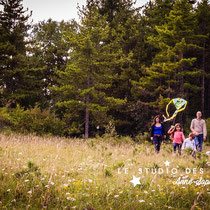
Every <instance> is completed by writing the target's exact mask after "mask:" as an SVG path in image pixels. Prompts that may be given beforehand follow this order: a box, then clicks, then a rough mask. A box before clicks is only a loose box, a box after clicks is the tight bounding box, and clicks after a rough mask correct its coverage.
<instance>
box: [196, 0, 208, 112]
mask: <svg viewBox="0 0 210 210" xmlns="http://www.w3.org/2000/svg"><path fill="white" fill-rule="evenodd" d="M196 19H197V21H198V23H199V24H197V27H196V32H197V34H202V35H203V37H202V38H201V39H200V40H199V43H198V44H199V45H200V46H201V47H202V53H200V52H199V53H197V54H196V56H197V57H198V58H199V65H198V67H200V68H201V69H202V76H201V84H202V91H201V110H202V113H203V114H204V115H205V114H206V115H209V114H210V112H209V110H210V108H209V107H210V100H209V98H210V93H209V91H208V90H209V88H210V80H209V75H210V68H209V65H210V62H209V59H208V58H209V55H210V36H209V32H210V23H209V19H210V4H209V1H208V0H203V1H201V2H198V6H197V8H196ZM199 82H200V81H199ZM197 100H199V101H200V97H199V98H198V99H197Z"/></svg>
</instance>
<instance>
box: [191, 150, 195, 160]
mask: <svg viewBox="0 0 210 210" xmlns="http://www.w3.org/2000/svg"><path fill="white" fill-rule="evenodd" d="M192 156H193V157H194V158H195V159H196V152H195V151H193V152H192Z"/></svg>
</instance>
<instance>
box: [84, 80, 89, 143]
mask: <svg viewBox="0 0 210 210" xmlns="http://www.w3.org/2000/svg"><path fill="white" fill-rule="evenodd" d="M87 88H90V77H88V79H87ZM88 105H89V95H87V96H86V108H85V140H87V139H88V135H89V116H90V113H89V108H88Z"/></svg>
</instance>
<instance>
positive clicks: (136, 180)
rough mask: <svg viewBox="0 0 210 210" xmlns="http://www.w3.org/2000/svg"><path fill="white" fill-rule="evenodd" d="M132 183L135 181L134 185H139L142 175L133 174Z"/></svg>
mask: <svg viewBox="0 0 210 210" xmlns="http://www.w3.org/2000/svg"><path fill="white" fill-rule="evenodd" d="M130 182H131V183H133V185H134V187H135V186H136V185H137V184H141V183H140V177H138V178H137V177H135V176H133V179H132V180H131V181H130Z"/></svg>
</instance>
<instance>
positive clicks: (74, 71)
mask: <svg viewBox="0 0 210 210" xmlns="http://www.w3.org/2000/svg"><path fill="white" fill-rule="evenodd" d="M0 5H1V7H2V8H3V9H2V10H1V11H0V107H1V110H2V111H1V112H0V115H1V118H2V119H3V118H5V116H7V118H9V117H8V115H7V113H8V112H11V111H12V110H13V111H14V110H16V111H17V110H19V112H18V113H20V110H22V111H21V112H27V113H29V112H30V113H32V112H33V111H32V110H34V109H36V110H38V109H39V111H37V113H38V115H39V116H40V115H41V113H44V112H45V113H46V111H48V113H51V114H53V119H55V118H56V120H58V121H60V122H61V123H62V126H59V129H62V130H63V131H64V133H62V134H63V135H70V136H81V135H83V134H85V139H87V138H88V137H89V136H94V135H95V134H96V133H98V132H100V133H104V132H105V129H106V127H107V126H108V125H110V123H111V124H113V125H114V126H115V128H116V131H117V133H118V134H120V135H131V136H135V135H137V134H139V133H141V132H142V133H143V132H145V131H147V130H148V127H149V126H150V123H151V119H152V118H153V117H154V116H155V115H156V114H164V113H165V106H166V104H167V103H168V102H169V101H170V100H171V99H172V98H177V97H182V98H184V99H186V100H187V101H188V102H189V103H188V106H187V109H186V111H185V113H184V114H183V113H182V114H180V115H179V117H180V119H179V120H181V119H183V120H184V121H187V120H188V119H191V118H192V117H193V116H195V113H196V111H198V110H201V111H202V113H203V115H204V116H205V118H208V117H209V116H210V92H209V89H210V73H209V72H210V71H209V69H210V59H209V58H210V37H209V32H210V22H209V20H210V4H209V1H208V0H201V1H199V2H195V1H189V0H153V1H148V3H146V4H145V5H144V6H142V7H140V8H136V7H135V1H134V0H126V1H125V0H111V1H110V0H87V1H86V5H85V6H83V7H78V13H79V18H80V19H79V21H76V20H74V19H72V20H69V21H61V22H57V21H54V20H52V19H48V20H44V21H40V22H39V23H37V24H33V23H32V21H31V20H32V18H33V16H32V12H30V11H28V9H24V8H23V4H22V0H0ZM15 116H16V117H15V119H16V121H15V122H17V119H18V116H20V115H18V114H17V113H16V114H15ZM10 117H11V115H10ZM48 117H49V116H48ZM21 119H22V118H21ZM23 119H25V118H23ZM23 119H22V120H23ZM13 121H14V120H13ZM19 121H20V120H19ZM23 121H25V120H23ZM30 121H31V120H30ZM41 121H42V120H41ZM25 122H27V120H26V121H25ZM56 122H57V121H56ZM49 124H50V122H49ZM49 124H47V125H48V126H49ZM24 126H26V124H25V125H24Z"/></svg>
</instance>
